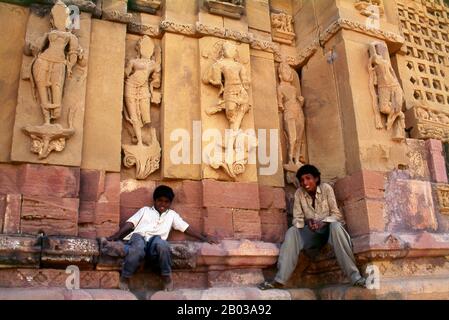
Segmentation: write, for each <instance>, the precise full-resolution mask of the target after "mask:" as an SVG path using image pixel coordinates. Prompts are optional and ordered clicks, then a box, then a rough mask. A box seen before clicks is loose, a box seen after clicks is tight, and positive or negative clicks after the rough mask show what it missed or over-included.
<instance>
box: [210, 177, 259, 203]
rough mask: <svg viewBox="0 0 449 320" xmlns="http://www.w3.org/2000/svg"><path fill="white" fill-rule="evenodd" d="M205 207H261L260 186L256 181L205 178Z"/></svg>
mask: <svg viewBox="0 0 449 320" xmlns="http://www.w3.org/2000/svg"><path fill="white" fill-rule="evenodd" d="M203 205H204V206H205V207H222V208H239V209H254V210H257V209H259V207H260V205H259V187H258V185H257V184H256V183H245V182H239V183H234V182H222V181H215V180H209V179H207V180H203Z"/></svg>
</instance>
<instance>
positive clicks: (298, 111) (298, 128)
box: [277, 61, 305, 166]
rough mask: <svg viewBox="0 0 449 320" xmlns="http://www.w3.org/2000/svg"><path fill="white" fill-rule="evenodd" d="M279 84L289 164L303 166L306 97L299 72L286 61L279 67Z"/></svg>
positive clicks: (279, 100) (279, 101) (279, 103)
mask: <svg viewBox="0 0 449 320" xmlns="http://www.w3.org/2000/svg"><path fill="white" fill-rule="evenodd" d="M278 73H279V80H280V83H279V86H278V89H277V95H278V106H279V110H280V111H282V112H283V118H284V130H285V132H286V134H287V137H288V165H295V166H301V165H302V162H301V151H302V150H301V146H302V143H303V137H304V126H305V120H304V112H303V106H304V97H303V96H302V95H301V86H300V83H299V77H298V74H297V73H296V72H295V70H293V68H292V67H290V65H289V64H288V63H287V62H286V61H282V62H281V63H280V64H279V68H278Z"/></svg>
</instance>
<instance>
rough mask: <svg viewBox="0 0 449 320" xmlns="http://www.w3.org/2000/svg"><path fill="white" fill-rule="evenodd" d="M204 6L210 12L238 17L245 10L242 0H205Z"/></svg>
mask: <svg viewBox="0 0 449 320" xmlns="http://www.w3.org/2000/svg"><path fill="white" fill-rule="evenodd" d="M204 5H205V7H206V8H207V9H208V10H209V12H210V13H213V14H218V15H221V16H226V17H229V18H234V19H240V17H241V16H242V14H243V12H244V11H245V3H244V0H205V1H204Z"/></svg>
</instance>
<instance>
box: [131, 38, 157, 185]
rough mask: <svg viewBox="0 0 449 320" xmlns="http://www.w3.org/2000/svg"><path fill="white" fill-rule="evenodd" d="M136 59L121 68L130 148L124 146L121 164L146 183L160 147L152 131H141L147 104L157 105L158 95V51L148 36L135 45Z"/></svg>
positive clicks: (148, 120)
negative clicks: (123, 72)
mask: <svg viewBox="0 0 449 320" xmlns="http://www.w3.org/2000/svg"><path fill="white" fill-rule="evenodd" d="M136 51H137V57H136V58H134V59H131V60H130V61H129V62H128V63H127V65H126V68H125V94H124V96H125V109H124V113H125V119H126V121H128V122H129V123H130V125H131V126H132V130H131V136H132V140H133V143H135V144H134V145H128V144H124V145H123V146H122V147H123V151H124V153H125V157H124V159H123V164H124V166H125V167H127V168H131V167H133V166H135V167H136V179H146V178H147V177H148V176H149V175H150V174H151V173H153V172H154V171H156V170H157V169H158V168H159V163H160V157H161V147H160V144H159V141H158V140H157V135H156V129H155V128H149V130H150V132H149V134H147V133H146V132H147V130H144V129H145V128H146V127H148V126H149V125H150V123H151V116H150V106H151V103H154V104H160V102H161V93H160V92H159V91H156V90H155V88H159V87H160V85H161V49H160V47H159V46H156V45H155V44H154V42H153V40H152V39H151V38H150V37H148V36H143V37H142V38H141V39H140V40H139V41H138V42H137V45H136Z"/></svg>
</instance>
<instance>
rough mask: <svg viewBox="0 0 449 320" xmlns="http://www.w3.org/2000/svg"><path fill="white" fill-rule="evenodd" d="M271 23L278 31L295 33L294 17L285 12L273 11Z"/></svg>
mask: <svg viewBox="0 0 449 320" xmlns="http://www.w3.org/2000/svg"><path fill="white" fill-rule="evenodd" d="M271 24H272V27H273V28H274V29H277V30H278V31H283V32H288V33H294V30H293V17H292V16H291V15H288V14H286V13H284V12H281V13H272V14H271Z"/></svg>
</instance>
